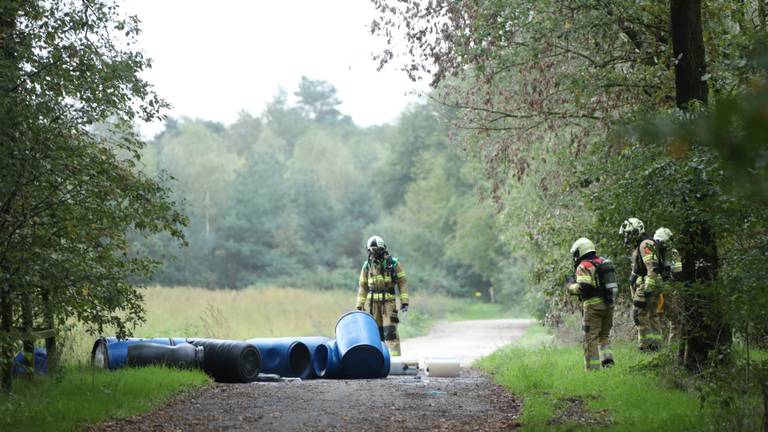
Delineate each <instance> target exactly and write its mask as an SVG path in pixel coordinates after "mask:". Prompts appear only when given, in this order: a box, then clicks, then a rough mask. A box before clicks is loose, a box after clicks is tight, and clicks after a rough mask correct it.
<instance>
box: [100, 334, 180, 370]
mask: <svg viewBox="0 0 768 432" xmlns="http://www.w3.org/2000/svg"><path fill="white" fill-rule="evenodd" d="M147 342H148V343H153V344H158V345H166V346H171V345H175V344H174V342H173V340H171V339H170V338H128V339H118V338H116V337H113V336H109V337H100V338H98V339H96V342H94V343H93V348H92V349H91V364H92V365H93V366H95V367H99V368H103V369H119V368H121V367H123V366H125V365H126V363H127V362H128V347H129V346H131V345H135V344H138V343H147Z"/></svg>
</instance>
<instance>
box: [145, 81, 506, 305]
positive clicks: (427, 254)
mask: <svg viewBox="0 0 768 432" xmlns="http://www.w3.org/2000/svg"><path fill="white" fill-rule="evenodd" d="M293 96H294V98H292V100H295V102H293V103H292V102H289V97H288V94H287V93H286V92H285V91H281V92H279V93H278V95H277V96H276V97H275V98H274V100H273V101H272V102H271V103H269V105H268V106H267V108H266V109H265V110H264V112H263V113H261V114H260V115H259V116H253V115H251V114H249V113H245V112H243V113H241V114H240V117H239V119H238V120H237V121H236V122H235V123H233V124H231V125H229V126H224V125H221V124H218V123H215V122H210V121H204V120H191V119H181V120H174V119H170V120H168V121H167V122H166V124H165V129H164V130H163V131H162V132H161V133H160V134H158V135H157V136H156V137H155V138H154V139H153V140H151V141H150V142H149V143H148V145H147V147H146V149H145V151H144V153H143V159H142V161H143V164H144V169H145V170H146V171H147V172H153V173H157V172H162V171H167V172H168V173H169V174H170V175H171V176H172V177H173V178H174V180H173V181H172V182H170V183H169V184H168V186H169V187H171V188H172V189H173V191H174V196H175V199H176V200H177V201H179V202H180V203H182V209H183V213H184V214H185V215H187V217H188V218H189V224H188V226H187V227H186V228H185V230H184V233H185V236H186V239H187V242H188V247H186V248H182V249H179V248H178V247H177V246H176V245H175V244H174V242H173V241H170V239H166V238H163V237H152V238H149V239H143V238H141V239H136V240H135V242H134V247H135V249H136V250H137V251H144V252H147V253H149V254H150V255H151V256H154V257H156V258H158V259H162V260H163V261H164V266H163V267H162V268H161V269H160V271H159V272H158V273H157V274H156V276H155V278H154V279H153V283H159V284H163V285H194V286H205V287H211V288H240V287H245V286H249V285H253V284H276V285H279V286H299V287H308V288H320V289H324V288H345V289H353V287H354V286H356V283H357V278H358V275H359V270H360V266H361V264H362V262H363V260H364V259H365V257H366V253H365V248H364V243H365V240H366V239H367V238H368V237H369V236H371V235H374V234H377V235H380V236H382V237H383V238H384V239H385V241H387V243H388V244H389V246H390V249H391V251H392V253H393V254H395V255H397V256H399V257H400V258H401V261H402V262H403V264H404V266H405V267H406V269H407V272H408V275H409V278H410V280H411V285H412V287H413V288H414V289H415V290H416V291H418V290H420V289H424V290H429V291H431V292H433V291H440V292H446V293H450V294H454V295H460V296H464V295H476V294H475V293H476V292H481V295H485V296H486V298H487V297H488V296H489V289H490V287H491V286H494V285H495V286H496V290H497V291H499V292H500V294H501V298H504V291H505V286H506V284H505V280H504V279H503V278H502V277H500V274H499V272H498V271H497V270H496V263H497V261H498V259H499V256H500V255H501V244H502V243H501V242H500V240H499V239H498V238H497V236H496V234H495V229H494V223H495V222H494V213H493V211H492V208H491V207H489V206H488V205H486V204H484V203H483V202H481V201H480V200H479V199H478V195H477V191H478V188H480V187H481V186H482V182H481V177H480V175H481V171H480V170H479V169H478V168H479V165H477V164H476V163H473V162H471V161H469V160H467V159H466V157H465V155H464V153H463V151H462V150H461V149H460V148H458V147H456V146H454V145H453V144H452V143H450V142H449V138H448V133H447V127H446V118H447V117H450V116H451V112H450V111H446V110H439V109H436V108H435V107H433V106H430V105H429V104H416V105H413V106H411V107H409V108H408V109H407V110H406V111H405V112H404V113H403V114H402V115H401V116H400V118H399V120H398V121H397V122H396V124H394V125H383V126H372V127H367V128H361V127H358V126H356V125H355V124H354V123H353V122H352V121H351V120H350V119H349V117H347V116H345V115H343V114H342V113H341V112H340V111H339V110H338V106H339V104H340V103H341V101H339V100H338V98H337V96H336V89H335V88H334V87H333V85H331V84H330V83H327V82H324V81H317V80H311V79H308V78H302V81H301V82H300V83H299V85H298V88H297V90H296V91H295V92H294V94H293Z"/></svg>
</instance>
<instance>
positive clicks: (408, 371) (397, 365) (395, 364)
mask: <svg viewBox="0 0 768 432" xmlns="http://www.w3.org/2000/svg"><path fill="white" fill-rule="evenodd" d="M418 373H419V362H418V361H416V360H411V359H407V358H403V357H392V358H390V361H389V374H390V375H417V374H418Z"/></svg>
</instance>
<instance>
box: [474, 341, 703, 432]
mask: <svg viewBox="0 0 768 432" xmlns="http://www.w3.org/2000/svg"><path fill="white" fill-rule="evenodd" d="M548 339H549V336H548V335H547V334H546V331H544V329H543V328H542V327H540V326H532V327H531V330H530V332H529V334H527V335H526V336H525V337H524V338H523V339H522V341H521V343H520V344H515V345H512V346H509V347H507V348H504V349H501V350H499V351H497V352H496V353H494V354H492V355H490V356H488V357H485V358H483V359H480V360H479V361H478V363H477V366H479V367H480V368H482V369H484V370H486V371H488V372H490V373H491V375H492V376H493V378H494V380H495V381H497V382H499V383H501V384H502V385H504V386H505V387H507V388H509V390H510V391H511V392H513V393H515V394H518V395H520V396H522V397H523V417H522V419H521V422H522V423H523V427H524V429H523V430H526V431H539V430H555V431H558V430H559V431H566V430H567V431H575V430H595V429H599V430H606V431H655V430H659V431H662V430H663V431H691V430H702V429H705V426H706V418H707V416H706V415H703V413H702V410H701V408H700V403H699V401H698V400H697V398H696V396H695V395H693V394H691V393H686V392H683V391H680V390H675V389H672V388H667V387H664V386H663V385H662V383H661V381H660V379H659V378H658V377H657V376H656V375H655V374H654V373H653V372H651V371H649V370H643V369H642V368H638V367H637V366H638V365H642V364H644V363H645V362H647V361H649V358H648V357H646V356H644V355H642V354H641V353H639V352H637V351H636V350H635V349H634V346H630V345H619V346H617V347H615V348H614V355H615V357H616V361H617V364H616V366H615V367H613V368H612V369H608V370H601V371H597V372H592V373H586V372H585V371H584V370H583V366H582V365H583V357H582V350H581V347H579V346H553V345H551V344H544V345H541V343H542V342H546V341H547V340H548ZM535 345H538V346H535ZM568 399H581V400H584V401H585V402H586V407H587V409H588V410H589V411H590V413H591V415H592V416H593V417H594V418H595V419H600V420H601V421H608V422H610V425H608V426H595V425H591V426H589V425H584V424H577V423H573V422H570V423H565V424H562V425H558V426H553V425H550V424H548V422H549V421H550V419H552V418H553V416H555V415H556V414H557V413H558V411H559V410H560V409H561V407H562V406H563V405H564V404H565V403H566V402H565V401H567V400H568Z"/></svg>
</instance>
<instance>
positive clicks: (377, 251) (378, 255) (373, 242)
mask: <svg viewBox="0 0 768 432" xmlns="http://www.w3.org/2000/svg"><path fill="white" fill-rule="evenodd" d="M365 246H366V248H367V249H368V259H373V260H376V261H380V260H381V259H383V258H384V257H385V256H386V255H387V245H385V244H384V240H383V239H382V238H381V237H379V236H373V237H371V238H369V239H368V241H367V242H365Z"/></svg>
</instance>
